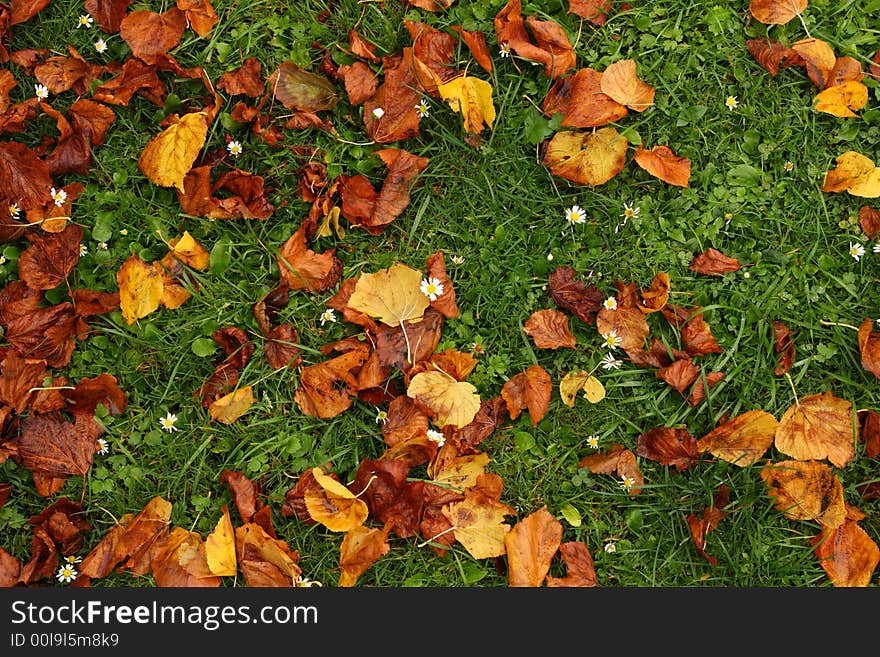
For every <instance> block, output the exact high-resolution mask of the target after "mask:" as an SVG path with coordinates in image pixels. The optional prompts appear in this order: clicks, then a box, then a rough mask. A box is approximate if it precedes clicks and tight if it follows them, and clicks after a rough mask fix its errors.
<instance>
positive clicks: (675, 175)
mask: <svg viewBox="0 0 880 657" xmlns="http://www.w3.org/2000/svg"><path fill="white" fill-rule="evenodd" d="M633 159H634V160H635V162H636V164H638V165H639V166H640V167H642V168H643V169H644V170H645V171H647V172H648V173H650V174H651V175H652V176H654V177H655V178H659V179H660V180H662V181H664V182H667V183H669V184H670V185H676V186H677V187H687V186H688V179H689V178H690V176H691V161H690V160H689V159H688V158H686V157H680V156H678V155H676V154H675V153H673V152H672V150H671V149H670V148H669V147H668V146H654V148H652V149H651V150H649V151H648V150H645V149H644V148H642V147H641V146H639V147H638V148H637V149H636V154H635V155H634V156H633Z"/></svg>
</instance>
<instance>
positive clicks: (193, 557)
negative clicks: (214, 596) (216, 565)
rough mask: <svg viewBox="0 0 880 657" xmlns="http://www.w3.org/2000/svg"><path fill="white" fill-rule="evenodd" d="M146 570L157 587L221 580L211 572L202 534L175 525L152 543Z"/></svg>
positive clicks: (213, 583)
mask: <svg viewBox="0 0 880 657" xmlns="http://www.w3.org/2000/svg"><path fill="white" fill-rule="evenodd" d="M150 570H151V571H152V573H153V579H154V581H155V582H156V586H158V587H175V588H182V587H187V588H194V587H217V586H220V581H221V580H220V578H219V577H217V576H215V575H212V574H211V570H210V568H209V566H208V561H207V558H206V556H205V544H204V541H202V537H201V536H200V535H199V534H198V533H197V532H191V531H187V530H186V529H184V528H183V527H175V528H174V529H172V530H171V531H170V532H169V533H168V534H167V535H166V536H163V537H162V538H160V539H158V540H157V541H156V542H155V543H154V544H153V546H152V548H151V550H150Z"/></svg>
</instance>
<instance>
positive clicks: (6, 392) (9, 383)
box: [0, 351, 46, 413]
mask: <svg viewBox="0 0 880 657" xmlns="http://www.w3.org/2000/svg"><path fill="white" fill-rule="evenodd" d="M0 368H2V374H0V401H2V402H3V403H4V404H6V405H7V406H10V407H12V408H13V409H15V412H16V413H22V412H23V411H24V410H25V409H26V408H28V406H29V405H30V402H31V399H33V396H34V392H35V391H34V388H39V387H41V386H42V383H43V379H44V378H45V376H46V361H45V360H42V359H39V360H35V359H29V358H22V357H20V356H19V355H18V354H16V353H15V352H14V351H13V352H10V353H8V354H7V355H6V356H5V357H4V358H3V362H2V363H0Z"/></svg>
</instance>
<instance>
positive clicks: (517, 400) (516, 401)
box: [501, 365, 553, 426]
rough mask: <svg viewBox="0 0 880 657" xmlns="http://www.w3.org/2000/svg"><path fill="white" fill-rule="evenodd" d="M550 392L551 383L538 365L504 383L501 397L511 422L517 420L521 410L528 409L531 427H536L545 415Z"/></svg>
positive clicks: (551, 388)
mask: <svg viewBox="0 0 880 657" xmlns="http://www.w3.org/2000/svg"><path fill="white" fill-rule="evenodd" d="M552 390H553V383H552V381H551V379H550V375H549V374H548V373H547V371H546V370H545V369H544V368H543V367H541V366H540V365H531V366H529V367H527V368H526V369H525V370H523V371H522V372H519V373H518V374H515V375H513V376H512V377H510V378H509V379H508V380H507V381H506V382H505V383H504V385H503V386H502V387H501V396H502V398H503V399H504V401H505V403H506V404H507V411H508V413H509V414H510V419H511V420H515V419H516V418H518V417H519V414H520V412H521V411H522V410H523V409H528V411H529V417H530V418H531V420H532V426H538V422H540V421H541V420H542V419H543V418H544V416H545V415H546V414H547V408H548V407H549V405H550V393H551V392H552Z"/></svg>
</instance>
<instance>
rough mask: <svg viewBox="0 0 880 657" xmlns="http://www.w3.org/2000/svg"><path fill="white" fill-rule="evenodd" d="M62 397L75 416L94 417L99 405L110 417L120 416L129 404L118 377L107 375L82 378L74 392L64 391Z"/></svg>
mask: <svg viewBox="0 0 880 657" xmlns="http://www.w3.org/2000/svg"><path fill="white" fill-rule="evenodd" d="M61 396H62V397H63V398H64V400H65V401H66V402H67V404H68V410H69V411H70V412H71V413H73V414H74V415H76V414H78V413H83V414H86V415H94V413H95V410H96V408H97V406H98V404H103V405H104V407H105V408H106V409H107V411H108V412H109V413H110V415H119V414H120V413H122V411H124V410H125V407H126V405H127V404H128V398H127V396H126V394H125V393H124V392H123V391H122V389H121V388H120V387H119V384H118V383H117V381H116V377H115V376H113V375H112V374H106V373H105V374H99V375H98V376H96V377H93V378H89V377H83V378H81V379H80V380H79V382H78V383H77V384H76V385H75V386H74V387H73V390H63V391H62V392H61Z"/></svg>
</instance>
